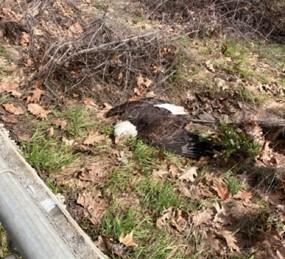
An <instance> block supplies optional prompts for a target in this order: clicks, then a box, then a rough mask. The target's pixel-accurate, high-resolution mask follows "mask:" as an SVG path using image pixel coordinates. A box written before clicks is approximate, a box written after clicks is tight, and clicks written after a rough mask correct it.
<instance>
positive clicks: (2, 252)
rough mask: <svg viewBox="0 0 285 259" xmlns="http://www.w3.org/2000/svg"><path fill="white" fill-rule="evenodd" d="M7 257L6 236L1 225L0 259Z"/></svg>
mask: <svg viewBox="0 0 285 259" xmlns="http://www.w3.org/2000/svg"><path fill="white" fill-rule="evenodd" d="M7 255H9V249H8V241H7V234H6V231H5V229H4V228H3V226H2V225H0V258H4V257H5V256H7Z"/></svg>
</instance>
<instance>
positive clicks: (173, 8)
mask: <svg viewBox="0 0 285 259" xmlns="http://www.w3.org/2000/svg"><path fill="white" fill-rule="evenodd" d="M140 1H141V2H142V3H143V4H144V5H145V6H146V7H148V8H149V10H151V11H150V12H151V13H150V17H151V18H153V19H160V20H164V21H168V22H173V21H175V22H179V23H183V24H184V25H185V27H186V28H187V30H188V32H189V33H193V32H196V33H199V34H203V35H205V34H206V35H209V34H212V33H214V32H218V31H220V30H223V31H225V30H226V31H228V30H230V31H234V32H235V33H240V34H244V33H246V34H248V35H251V36H256V35H258V36H262V37H265V38H268V37H273V38H275V39H277V40H280V41H281V40H284V37H285V30H284V28H285V15H284V7H285V3H284V1H278V0H274V1H269V0H265V1H260V0H251V1H248V0H233V1H229V0H208V1H207V0H198V1H193V0H171V1H170V0H163V1H159V3H157V2H156V1H151V0H140Z"/></svg>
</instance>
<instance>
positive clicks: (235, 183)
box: [224, 171, 242, 195]
mask: <svg viewBox="0 0 285 259" xmlns="http://www.w3.org/2000/svg"><path fill="white" fill-rule="evenodd" d="M224 179H225V183H226V185H227V187H228V190H229V191H230V193H231V194H232V195H234V194H236V193H238V192H239V191H240V190H241V189H242V182H241V181H240V180H239V179H237V178H236V177H235V176H234V175H233V172H232V171H228V172H226V173H225V177H224Z"/></svg>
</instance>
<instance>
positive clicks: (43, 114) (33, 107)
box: [28, 103, 50, 119]
mask: <svg viewBox="0 0 285 259" xmlns="http://www.w3.org/2000/svg"><path fill="white" fill-rule="evenodd" d="M28 111H29V112H30V113H31V114H33V115H35V116H36V117H38V118H39V119H46V118H47V116H48V114H49V113H50V111H49V110H45V109H44V108H43V107H42V106H40V105H39V104H37V103H29V104H28Z"/></svg>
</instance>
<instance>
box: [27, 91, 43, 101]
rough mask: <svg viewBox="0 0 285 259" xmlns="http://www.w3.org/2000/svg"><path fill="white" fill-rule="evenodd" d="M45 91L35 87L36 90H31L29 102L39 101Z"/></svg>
mask: <svg viewBox="0 0 285 259" xmlns="http://www.w3.org/2000/svg"><path fill="white" fill-rule="evenodd" d="M43 93H44V91H43V90H41V89H39V88H35V89H34V90H32V91H31V95H30V96H28V98H27V103H38V102H39V101H40V99H41V97H42V94H43Z"/></svg>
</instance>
